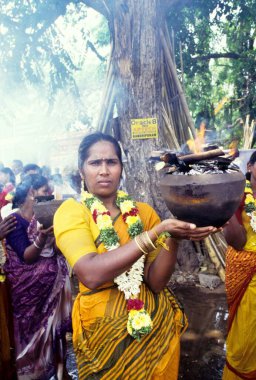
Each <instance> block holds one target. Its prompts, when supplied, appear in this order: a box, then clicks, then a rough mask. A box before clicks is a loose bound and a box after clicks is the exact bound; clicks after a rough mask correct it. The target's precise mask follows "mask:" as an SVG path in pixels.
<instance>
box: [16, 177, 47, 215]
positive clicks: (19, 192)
mask: <svg viewBox="0 0 256 380" xmlns="http://www.w3.org/2000/svg"><path fill="white" fill-rule="evenodd" d="M45 185H48V180H47V178H45V177H43V176H42V175H40V174H29V175H27V176H26V177H25V178H24V179H23V180H22V182H21V183H19V185H18V186H17V187H16V190H15V195H14V198H13V201H12V208H13V209H14V208H18V207H20V206H21V205H22V204H23V203H24V202H25V200H26V197H27V195H28V192H29V190H30V189H33V190H38V189H40V188H41V187H43V186H45Z"/></svg>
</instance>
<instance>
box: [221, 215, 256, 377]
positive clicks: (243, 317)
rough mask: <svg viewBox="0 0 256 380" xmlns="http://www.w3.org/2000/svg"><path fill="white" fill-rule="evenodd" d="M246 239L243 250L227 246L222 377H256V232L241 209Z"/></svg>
mask: <svg viewBox="0 0 256 380" xmlns="http://www.w3.org/2000/svg"><path fill="white" fill-rule="evenodd" d="M242 220H243V225H244V227H245V229H246V233H247V241H246V244H245V247H244V250H243V251H236V250H235V249H234V248H232V247H228V249H227V253H226V291H227V302H228V309H229V319H228V336H227V357H226V365H225V368H224V372H223V380H241V379H247V380H255V379H256V337H255V327H256V235H255V232H253V230H252V228H251V226H250V219H249V218H248V216H247V215H246V214H245V212H243V213H242Z"/></svg>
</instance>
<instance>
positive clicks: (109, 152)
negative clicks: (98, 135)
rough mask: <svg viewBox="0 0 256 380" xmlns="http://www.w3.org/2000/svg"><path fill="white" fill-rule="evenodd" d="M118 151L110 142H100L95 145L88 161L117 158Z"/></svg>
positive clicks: (91, 149)
mask: <svg viewBox="0 0 256 380" xmlns="http://www.w3.org/2000/svg"><path fill="white" fill-rule="evenodd" d="M116 157H117V154H116V150H115V147H114V145H113V144H112V143H111V142H109V141H99V142H97V143H95V144H93V145H92V146H91V147H90V149H89V152H88V158H87V159H89V158H90V159H92V158H93V159H102V158H116Z"/></svg>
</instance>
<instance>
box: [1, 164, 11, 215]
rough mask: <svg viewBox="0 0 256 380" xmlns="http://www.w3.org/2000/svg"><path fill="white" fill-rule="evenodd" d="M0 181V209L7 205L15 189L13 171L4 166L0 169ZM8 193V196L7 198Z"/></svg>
mask: <svg viewBox="0 0 256 380" xmlns="http://www.w3.org/2000/svg"><path fill="white" fill-rule="evenodd" d="M0 183H1V184H2V190H1V193H0V209H1V208H2V207H3V206H5V205H7V204H8V203H9V202H10V200H11V199H12V195H11V193H12V192H13V191H14V189H15V175H14V173H13V171H12V170H11V169H10V168H8V167H5V168H3V169H1V170H0ZM8 194H10V197H9V198H8Z"/></svg>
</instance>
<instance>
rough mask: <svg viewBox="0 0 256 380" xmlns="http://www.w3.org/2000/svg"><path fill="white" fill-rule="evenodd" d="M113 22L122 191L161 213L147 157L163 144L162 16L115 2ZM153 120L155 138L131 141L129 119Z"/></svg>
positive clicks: (144, 4) (154, 9)
mask: <svg viewBox="0 0 256 380" xmlns="http://www.w3.org/2000/svg"><path fill="white" fill-rule="evenodd" d="M113 11H114V19H113V54H112V59H113V64H114V72H115V75H116V78H117V80H116V83H115V95H116V96H115V98H116V105H117V112H118V117H119V122H120V138H121V143H122V146H123V149H124V152H125V155H126V160H127V162H125V172H126V173H128V178H127V181H126V187H127V191H128V192H129V193H130V194H131V195H132V196H134V197H135V198H137V199H138V198H139V199H140V200H143V201H145V202H148V203H150V204H151V205H153V207H155V208H156V209H157V210H158V211H160V213H162V212H164V208H165V206H164V205H163V201H162V199H160V196H159V190H158V186H157V183H156V182H157V181H156V180H157V173H156V171H155V169H154V167H153V165H152V164H151V163H149V162H148V158H149V157H150V155H151V152H152V151H153V150H159V149H161V148H163V147H164V146H165V147H167V145H165V144H164V139H163V119H162V112H161V106H162V91H161V90H162V76H161V66H162V64H163V55H162V51H161V43H160V36H159V33H160V25H161V23H162V21H163V20H162V14H161V12H160V7H159V2H158V1H157V0H143V1H134V0H125V1H122V0H116V1H115V4H114V8H113ZM143 118H157V123H158V139H154V138H148V139H139V140H132V138H131V119H143Z"/></svg>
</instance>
